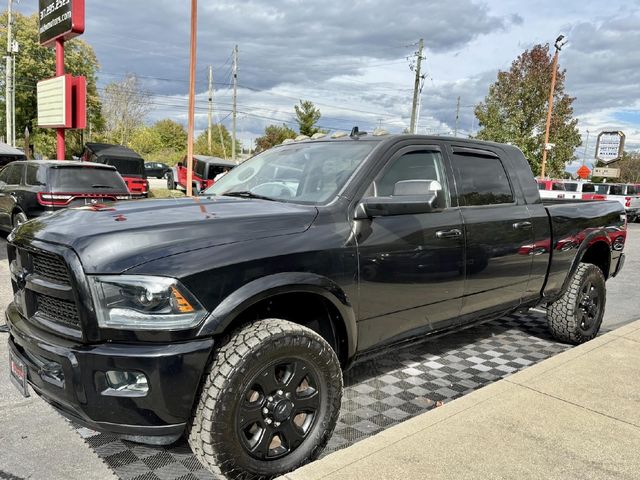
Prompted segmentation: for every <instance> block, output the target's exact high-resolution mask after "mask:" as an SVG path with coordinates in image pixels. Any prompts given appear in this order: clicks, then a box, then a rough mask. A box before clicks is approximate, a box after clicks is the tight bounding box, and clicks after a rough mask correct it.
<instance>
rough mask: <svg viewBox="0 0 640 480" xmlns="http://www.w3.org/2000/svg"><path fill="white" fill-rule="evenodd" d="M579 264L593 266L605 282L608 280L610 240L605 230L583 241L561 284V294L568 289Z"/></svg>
mask: <svg viewBox="0 0 640 480" xmlns="http://www.w3.org/2000/svg"><path fill="white" fill-rule="evenodd" d="M581 263H590V264H593V265H595V266H596V267H598V268H599V269H600V270H602V274H603V275H604V278H605V280H607V279H608V278H609V270H610V267H611V240H610V238H609V236H608V235H607V233H606V231H605V230H602V229H601V230H597V231H594V232H591V233H590V234H589V235H587V236H586V238H585V239H584V240H583V242H582V244H581V245H580V247H579V248H578V252H577V253H576V256H575V258H574V259H573V263H572V264H571V268H570V269H569V272H568V274H567V276H566V278H565V280H564V283H563V284H562V289H561V291H560V292H561V294H562V293H564V292H565V291H566V290H567V288H569V284H570V283H571V279H572V278H573V275H574V274H575V272H576V270H577V269H578V266H579V265H580V264H581Z"/></svg>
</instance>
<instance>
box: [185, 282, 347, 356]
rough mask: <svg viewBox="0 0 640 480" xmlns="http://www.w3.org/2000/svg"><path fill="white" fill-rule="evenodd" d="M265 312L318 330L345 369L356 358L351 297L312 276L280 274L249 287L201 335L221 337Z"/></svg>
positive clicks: (220, 310) (232, 296)
mask: <svg viewBox="0 0 640 480" xmlns="http://www.w3.org/2000/svg"><path fill="white" fill-rule="evenodd" d="M305 307H306V308H307V309H308V308H309V307H312V308H314V314H315V316H314V315H311V316H310V317H307V316H306V315H302V313H303V311H302V309H303V308H305ZM320 307H321V308H320ZM264 309H267V311H269V312H270V314H271V312H273V313H272V314H271V315H270V316H272V317H278V314H279V315H281V316H283V317H285V318H283V319H284V320H289V321H292V322H295V323H299V324H302V325H306V326H309V327H310V328H312V329H313V330H315V331H316V332H317V333H318V334H320V335H321V336H323V337H324V338H325V340H327V341H328V342H329V343H330V344H332V347H334V349H335V350H336V354H337V355H338V358H339V359H340V362H341V363H342V364H343V365H344V364H346V363H348V361H349V360H350V359H351V358H353V356H354V355H355V352H356V345H357V327H356V318H355V312H354V311H353V308H352V306H351V303H350V300H349V298H348V296H347V295H346V293H345V292H344V291H343V289H342V288H341V287H340V286H339V285H338V284H336V283H335V282H334V281H332V280H330V279H329V278H327V277H324V276H321V275H317V274H313V273H308V272H286V273H278V274H274V275H269V276H266V277H262V278H259V279H257V280H254V281H252V282H249V283H247V284H246V285H244V286H242V287H241V288H239V289H238V290H236V291H235V292H233V293H232V294H230V295H228V296H227V297H226V298H225V299H224V300H223V301H222V302H221V303H220V304H219V305H218V306H217V307H216V308H215V309H214V310H213V312H211V313H210V314H209V316H208V317H207V318H206V319H205V322H204V323H203V325H202V327H201V328H200V330H199V332H198V335H199V336H204V335H221V334H223V333H225V332H228V331H229V330H230V329H234V328H237V327H238V326H240V325H242V324H244V323H246V322H249V321H251V320H255V319H256V318H257V315H260V314H261V313H262V312H263V310H264ZM286 317H288V318H286ZM278 318H279V317H278ZM323 320H328V321H329V323H328V324H327V323H326V322H323Z"/></svg>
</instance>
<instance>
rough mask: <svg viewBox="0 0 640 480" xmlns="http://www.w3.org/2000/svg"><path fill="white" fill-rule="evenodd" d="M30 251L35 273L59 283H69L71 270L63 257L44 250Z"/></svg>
mask: <svg viewBox="0 0 640 480" xmlns="http://www.w3.org/2000/svg"><path fill="white" fill-rule="evenodd" d="M30 253H31V261H32V262H33V272H34V273H36V274H38V275H40V276H41V277H44V278H47V279H49V280H53V281H54V282H57V283H62V284H69V270H68V269H67V265H66V264H65V263H64V260H63V259H62V258H60V257H59V256H58V255H55V254H52V253H48V252H43V251H42V250H39V251H37V252H35V251H34V252H30Z"/></svg>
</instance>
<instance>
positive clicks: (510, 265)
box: [450, 145, 535, 322]
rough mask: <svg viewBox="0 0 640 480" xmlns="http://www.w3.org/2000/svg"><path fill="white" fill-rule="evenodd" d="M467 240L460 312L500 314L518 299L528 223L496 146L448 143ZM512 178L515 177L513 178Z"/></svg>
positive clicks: (524, 275)
mask: <svg viewBox="0 0 640 480" xmlns="http://www.w3.org/2000/svg"><path fill="white" fill-rule="evenodd" d="M450 148H451V164H452V167H453V173H454V178H455V183H456V191H457V199H458V204H459V205H460V209H461V212H462V218H463V222H464V232H465V242H466V262H465V264H466V278H465V282H464V300H463V304H462V321H463V322H464V321H465V318H464V316H465V315H469V317H470V319H471V318H478V313H480V315H482V313H483V312H486V313H487V314H492V313H499V311H500V310H508V309H509V308H512V307H514V306H517V305H518V304H519V303H520V300H521V298H522V297H523V295H524V294H525V292H526V289H527V283H528V281H529V277H530V274H531V265H532V258H533V257H532V255H529V252H528V251H527V248H535V245H533V244H534V243H535V242H534V236H533V223H532V220H531V216H530V213H529V210H528V208H527V205H526V204H525V202H524V199H519V198H518V197H521V196H522V195H518V196H516V195H515V193H514V192H515V188H519V185H517V184H516V183H515V182H514V180H513V179H511V178H510V177H509V175H508V174H507V169H505V165H504V162H503V160H502V159H501V157H500V155H501V154H502V155H503V156H504V152H502V151H501V150H499V149H490V148H489V147H488V148H487V149H485V147H484V146H483V147H482V148H475V147H473V148H470V147H463V146H455V145H454V146H451V147H450ZM514 178H515V177H514Z"/></svg>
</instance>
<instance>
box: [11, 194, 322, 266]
mask: <svg viewBox="0 0 640 480" xmlns="http://www.w3.org/2000/svg"><path fill="white" fill-rule="evenodd" d="M317 213H318V211H317V209H316V208H315V207H312V206H301V205H293V204H288V203H281V202H271V201H266V200H254V199H243V198H232V197H215V196H212V197H194V198H179V199H166V200H165V199H163V200H136V201H129V202H121V203H114V204H104V205H92V206H87V207H80V208H70V209H67V210H63V211H60V212H58V213H55V214H53V215H48V216H44V217H40V218H37V219H34V220H32V221H30V222H27V223H25V224H24V225H22V226H21V227H20V228H19V229H18V230H17V231H16V232H15V238H16V241H19V242H23V241H26V242H27V243H28V240H29V239H35V240H40V241H43V242H51V243H57V244H60V245H65V246H67V247H70V248H72V249H73V250H74V251H75V252H76V253H77V254H78V256H79V257H80V260H81V262H82V265H83V267H84V269H85V272H86V273H122V272H123V271H125V270H127V269H130V268H132V267H135V266H137V265H140V264H143V263H146V262H149V261H152V260H157V259H159V258H163V257H167V256H169V255H175V254H178V253H183V252H187V251H191V250H197V249H202V248H207V247H213V246H216V245H223V244H229V243H236V242H242V241H245V240H251V239H259V238H266V237H275V236H280V235H290V234H294V233H299V232H303V231H305V230H307V229H308V228H309V227H310V226H311V223H312V222H313V220H314V218H315V217H316V215H317Z"/></svg>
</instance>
